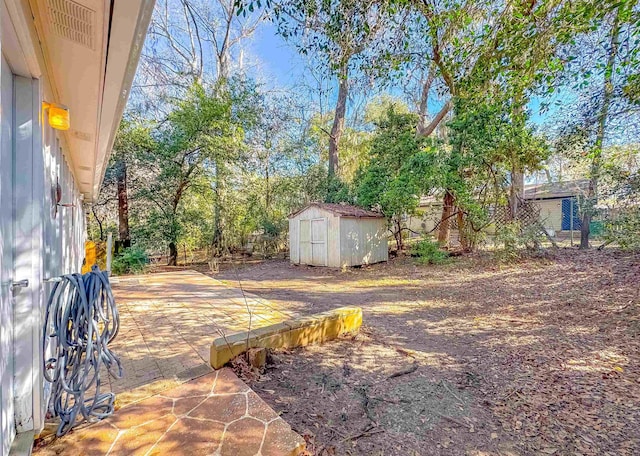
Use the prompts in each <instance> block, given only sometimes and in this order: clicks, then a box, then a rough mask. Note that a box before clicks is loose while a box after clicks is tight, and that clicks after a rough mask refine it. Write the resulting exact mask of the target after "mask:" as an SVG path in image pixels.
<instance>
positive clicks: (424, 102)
mask: <svg viewBox="0 0 640 456" xmlns="http://www.w3.org/2000/svg"><path fill="white" fill-rule="evenodd" d="M434 77H435V75H434V72H433V69H431V68H430V69H429V74H428V75H427V79H426V80H425V81H424V84H423V85H422V93H421V94H420V106H419V107H418V117H419V120H418V126H417V127H416V133H417V134H418V136H426V135H425V134H424V131H425V128H426V127H427V114H428V111H429V92H430V91H431V85H432V84H433V79H434Z"/></svg>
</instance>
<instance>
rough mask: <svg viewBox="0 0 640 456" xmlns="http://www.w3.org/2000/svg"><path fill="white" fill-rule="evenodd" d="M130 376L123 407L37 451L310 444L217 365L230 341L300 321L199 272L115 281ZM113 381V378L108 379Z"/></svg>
mask: <svg viewBox="0 0 640 456" xmlns="http://www.w3.org/2000/svg"><path fill="white" fill-rule="evenodd" d="M113 291H114V295H115V297H116V302H117V305H118V310H119V312H120V322H121V326H120V333H119V334H118V337H117V338H116V339H115V340H114V341H113V342H112V345H111V347H112V348H113V350H114V352H115V353H117V354H118V356H119V357H120V359H121V361H122V364H123V368H124V370H125V376H124V377H123V378H122V379H113V378H110V379H109V381H108V382H109V388H110V389H111V391H113V392H115V393H116V394H117V395H118V396H117V402H116V404H117V407H118V408H119V409H118V410H117V411H116V412H115V413H114V415H113V416H111V417H109V418H108V419H106V420H103V421H102V422H100V423H96V424H92V425H89V426H85V427H84V428H81V429H77V430H74V431H73V432H71V433H70V434H69V435H67V436H66V437H64V438H62V439H59V440H56V441H54V442H53V443H51V444H49V445H47V446H44V447H42V448H40V449H38V450H37V451H36V454H38V455H41V456H53V455H65V456H70V455H107V454H108V455H165V454H166V455H169V454H170V455H174V454H175V455H180V454H188V455H190V456H197V455H220V456H224V455H239V456H240V455H261V456H268V455H296V454H298V453H299V452H301V451H302V448H303V440H302V439H301V437H300V436H298V435H297V434H296V433H295V432H293V431H292V430H291V428H290V427H289V425H288V424H287V423H286V422H284V421H283V420H282V419H281V418H279V416H278V415H277V414H276V413H275V412H274V411H273V410H272V409H271V408H270V407H269V406H267V405H266V404H265V403H264V402H263V401H262V400H261V399H260V398H259V397H258V396H257V395H256V394H255V393H254V392H253V391H251V390H250V389H249V387H248V386H246V385H245V384H244V383H243V382H242V381H240V380H239V379H238V378H237V377H236V376H235V374H234V373H233V372H232V371H231V370H229V369H221V370H218V371H214V370H213V369H212V368H211V367H210V366H209V347H210V345H211V342H212V340H213V339H215V338H217V337H220V336H221V335H222V334H224V335H227V334H230V333H233V332H237V331H242V330H246V329H247V328H248V327H249V323H250V322H251V328H258V327H262V326H267V325H270V324H273V323H277V322H280V321H284V320H287V319H290V318H291V317H292V315H291V314H288V313H285V312H281V311H279V310H277V309H274V308H273V306H272V305H271V304H270V303H269V302H267V301H264V300H261V299H260V298H258V297H257V296H253V295H247V296H246V297H245V296H243V292H242V290H241V289H240V288H232V287H228V286H225V285H224V284H222V283H221V282H219V281H217V280H215V279H212V278H210V277H207V276H205V275H203V274H200V273H197V272H194V271H180V272H170V273H161V274H150V275H145V276H135V277H127V278H122V279H119V280H116V281H115V283H114V286H113ZM103 378H104V379H106V378H107V376H106V373H105V375H104V377H103Z"/></svg>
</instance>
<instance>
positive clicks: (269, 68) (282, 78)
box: [249, 22, 304, 86]
mask: <svg viewBox="0 0 640 456" xmlns="http://www.w3.org/2000/svg"><path fill="white" fill-rule="evenodd" d="M249 51H250V53H251V54H252V57H254V58H258V59H259V60H260V61H261V63H262V67H263V68H264V70H265V71H264V73H265V74H263V75H262V76H264V77H265V79H267V80H270V79H271V78H273V79H274V82H275V85H279V86H290V85H292V84H294V83H295V82H296V81H298V80H299V79H300V77H302V76H303V75H304V60H303V59H302V57H301V56H300V54H299V53H298V52H297V51H296V49H294V48H293V47H292V46H291V45H289V44H287V43H286V42H285V41H284V40H283V39H282V38H281V37H279V36H278V35H277V34H276V28H275V26H274V25H273V24H272V23H270V22H265V23H263V24H262V25H261V26H260V27H259V28H258V30H256V33H255V35H254V38H253V40H252V43H251V45H249Z"/></svg>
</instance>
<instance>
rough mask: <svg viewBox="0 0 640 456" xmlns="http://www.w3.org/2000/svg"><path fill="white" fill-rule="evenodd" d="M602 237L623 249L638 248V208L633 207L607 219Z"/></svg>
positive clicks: (639, 217) (639, 212) (639, 225)
mask: <svg viewBox="0 0 640 456" xmlns="http://www.w3.org/2000/svg"><path fill="white" fill-rule="evenodd" d="M603 238H604V240H605V241H606V242H607V243H616V244H617V245H619V246H620V247H621V248H622V249H625V250H640V209H639V208H637V207H635V208H631V209H628V210H626V211H624V212H623V213H621V214H619V215H618V216H616V217H612V218H610V219H608V220H607V221H606V222H605V224H604V233H603Z"/></svg>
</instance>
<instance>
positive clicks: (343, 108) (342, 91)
mask: <svg viewBox="0 0 640 456" xmlns="http://www.w3.org/2000/svg"><path fill="white" fill-rule="evenodd" d="M348 64H349V63H348V61H347V62H346V63H343V64H342V68H341V69H340V75H339V80H338V101H337V102H336V111H335V114H334V116H333V126H332V127H331V136H330V137H329V177H333V176H335V175H336V174H337V173H338V149H339V145H340V138H341V136H342V132H343V130H344V118H345V114H346V112H347V97H348V95H349V80H348V78H349V71H348Z"/></svg>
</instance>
